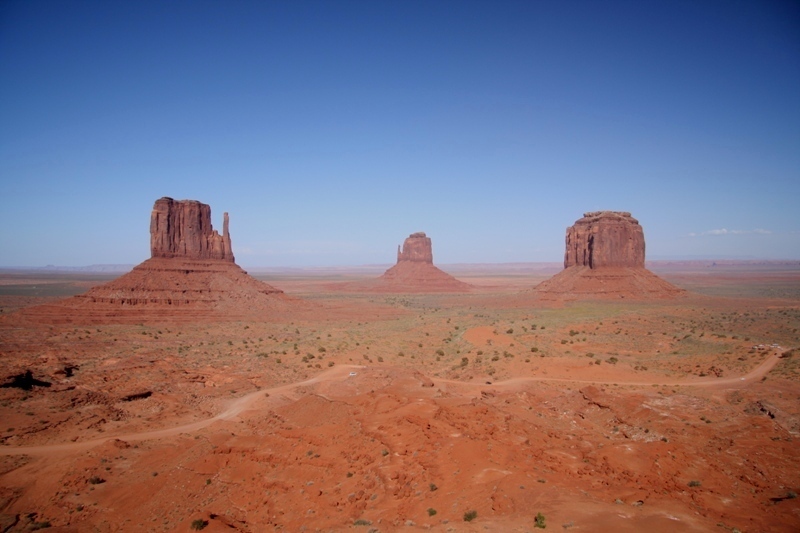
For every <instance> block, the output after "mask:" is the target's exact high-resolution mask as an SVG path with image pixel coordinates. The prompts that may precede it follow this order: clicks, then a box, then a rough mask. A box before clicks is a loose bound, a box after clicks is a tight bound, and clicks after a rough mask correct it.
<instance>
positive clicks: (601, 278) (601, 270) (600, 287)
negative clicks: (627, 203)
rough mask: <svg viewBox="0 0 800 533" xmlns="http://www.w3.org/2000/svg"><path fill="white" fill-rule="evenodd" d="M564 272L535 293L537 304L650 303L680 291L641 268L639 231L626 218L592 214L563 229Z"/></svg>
mask: <svg viewBox="0 0 800 533" xmlns="http://www.w3.org/2000/svg"><path fill="white" fill-rule="evenodd" d="M565 242H566V250H565V252H564V270H563V271H562V272H560V273H559V274H557V275H555V276H553V277H552V278H550V279H549V280H546V281H544V282H542V283H540V284H539V285H537V286H536V287H534V289H533V290H534V292H536V293H537V294H538V295H539V296H540V297H541V298H544V299H554V300H580V299H593V298H599V299H615V298H628V299H640V300H641V299H652V298H671V297H674V296H677V295H679V294H681V293H683V292H684V291H683V290H682V289H679V288H677V287H675V286H673V285H671V284H670V283H668V282H666V281H664V280H663V279H661V278H659V277H658V276H656V275H655V274H653V273H652V272H650V271H649V270H647V269H646V268H645V267H644V257H645V244H644V231H643V230H642V226H640V225H639V221H638V220H636V219H635V218H633V217H632V216H631V214H630V213H627V212H620V211H595V212H590V213H585V214H584V215H583V218H581V219H579V220H577V221H576V222H575V224H574V225H572V226H571V227H569V228H567V235H566V240H565Z"/></svg>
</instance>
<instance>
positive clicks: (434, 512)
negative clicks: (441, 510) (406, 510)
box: [428, 507, 436, 516]
mask: <svg viewBox="0 0 800 533" xmlns="http://www.w3.org/2000/svg"><path fill="white" fill-rule="evenodd" d="M435 514H436V509H434V508H433V507H429V508H428V516H433V515H435Z"/></svg>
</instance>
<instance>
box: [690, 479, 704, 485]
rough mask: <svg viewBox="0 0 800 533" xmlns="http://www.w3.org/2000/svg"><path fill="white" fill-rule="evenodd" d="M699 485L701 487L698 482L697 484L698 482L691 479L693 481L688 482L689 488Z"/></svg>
mask: <svg viewBox="0 0 800 533" xmlns="http://www.w3.org/2000/svg"><path fill="white" fill-rule="evenodd" d="M700 485H702V483H700V482H699V481H697V480H696V479H693V480H691V481H690V482H689V486H690V487H699V486H700Z"/></svg>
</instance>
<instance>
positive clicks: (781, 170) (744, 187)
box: [0, 0, 800, 266]
mask: <svg viewBox="0 0 800 533" xmlns="http://www.w3.org/2000/svg"><path fill="white" fill-rule="evenodd" d="M798 95H800V4H798V3H797V2H795V1H750V2H737V1H724V2H723V1H713V0H709V1H704V2H695V1H690V2H681V1H672V0H670V1H664V2H648V1H631V2H615V1H610V2H594V1H582V2H570V1H552V2H550V1H533V2H527V1H526V2H467V1H455V2H445V1H434V2H429V1H425V2H423V1H419V2H415V1H402V2H400V1H398V2H388V1H386V2H384V1H381V2H375V1H365V2H345V1H338V2H328V1H324V2H323V1H319V2H311V1H297V2H288V1H287V2H255V1H254V2H245V1H231V2H222V1H219V2H207V1H192V2H182V1H171V2H147V1H136V2H106V1H99V2H90V1H73V2H59V1H54V0H53V1H38V2H30V1H14V0H6V1H4V2H2V3H0V191H1V194H0V224H1V225H0V228H2V229H0V250H2V252H0V265H2V266H23V265H30V266H37V265H46V264H56V265H67V266H79V265H88V264H95V263H131V264H133V263H138V262H140V261H142V260H144V259H146V258H147V257H149V233H148V229H149V217H150V210H151V208H152V205H153V202H154V201H155V200H156V199H158V198H160V197H162V196H171V197H173V198H176V199H185V198H190V199H196V200H200V201H202V202H205V203H208V204H210V205H211V208H212V217H213V222H214V225H215V227H217V228H218V229H221V225H222V213H223V212H224V211H228V212H229V213H230V217H231V234H232V238H233V246H234V253H235V254H236V256H237V262H238V263H239V264H242V265H244V266H306V265H360V264H370V263H391V262H393V261H394V259H395V250H396V246H397V244H400V243H401V242H402V241H403V239H404V238H405V237H406V236H407V235H408V234H410V233H412V232H415V231H425V232H427V233H428V235H429V236H430V237H432V239H433V246H434V260H435V261H436V262H437V263H457V262H511V261H560V260H561V259H562V258H563V249H564V233H565V229H566V227H567V226H569V225H571V224H572V223H573V222H574V221H575V220H576V219H578V218H580V217H581V216H582V214H583V213H584V212H585V211H593V210H598V209H614V210H625V211H630V212H632V213H633V215H634V217H636V218H638V219H639V221H640V222H641V223H642V225H643V226H644V230H645V238H646V241H647V252H648V254H647V255H648V258H649V259H658V258H681V257H707V258H720V257H754V258H772V259H776V258H780V259H783V258H791V259H800V217H798V216H797V213H798V209H797V204H798V199H800V97H798Z"/></svg>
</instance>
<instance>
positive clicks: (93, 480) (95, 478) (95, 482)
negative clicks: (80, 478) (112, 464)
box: [89, 476, 106, 485]
mask: <svg viewBox="0 0 800 533" xmlns="http://www.w3.org/2000/svg"><path fill="white" fill-rule="evenodd" d="M105 482H106V480H105V479H103V478H101V477H98V476H92V477H90V478H89V483H91V484H92V485H99V484H101V483H105Z"/></svg>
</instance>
